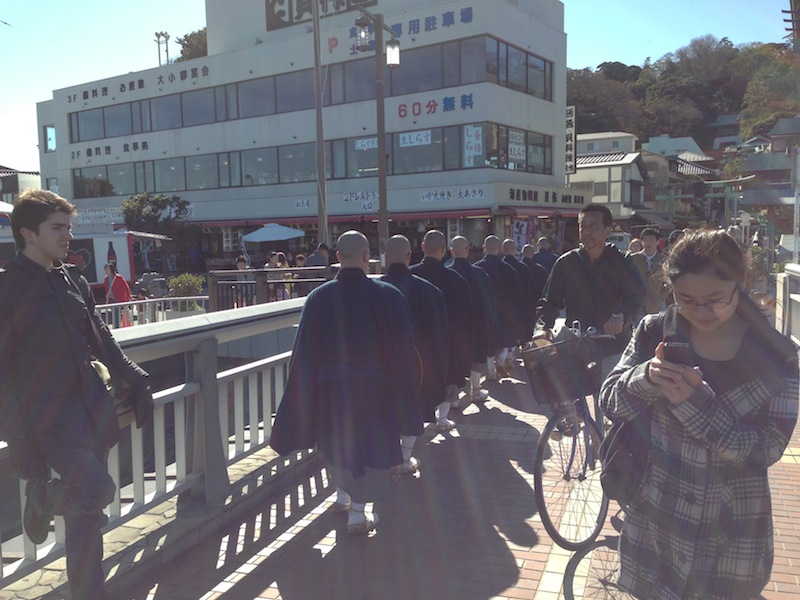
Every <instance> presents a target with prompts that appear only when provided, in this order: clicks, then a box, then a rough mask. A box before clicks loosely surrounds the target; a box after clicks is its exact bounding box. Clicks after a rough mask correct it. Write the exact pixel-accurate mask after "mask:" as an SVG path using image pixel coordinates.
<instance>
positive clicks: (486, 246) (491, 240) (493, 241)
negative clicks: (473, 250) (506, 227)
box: [483, 235, 500, 255]
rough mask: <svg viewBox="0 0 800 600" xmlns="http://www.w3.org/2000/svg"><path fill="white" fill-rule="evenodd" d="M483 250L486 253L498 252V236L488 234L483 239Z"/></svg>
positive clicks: (493, 253)
mask: <svg viewBox="0 0 800 600" xmlns="http://www.w3.org/2000/svg"><path fill="white" fill-rule="evenodd" d="M483 251H484V252H485V253H486V254H492V255H497V253H498V252H500V238H498V237H497V236H496V235H488V236H486V239H485V240H483Z"/></svg>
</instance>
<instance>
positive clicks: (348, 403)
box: [270, 231, 423, 534]
mask: <svg viewBox="0 0 800 600" xmlns="http://www.w3.org/2000/svg"><path fill="white" fill-rule="evenodd" d="M337 247H338V251H337V258H338V260H339V262H340V263H341V269H340V270H339V273H338V274H337V276H336V278H335V279H333V280H332V281H329V282H327V283H325V284H323V285H321V286H320V287H318V288H316V289H315V290H314V291H312V292H311V293H310V294H309V295H308V298H307V299H306V301H305V305H304V307H303V312H302V315H301V317H300V325H299V327H298V330H297V336H296V338H295V343H294V348H293V351H292V359H291V362H290V364H289V375H288V379H287V382H286V388H285V390H284V393H283V399H282V400H281V403H280V405H279V406H278V411H277V414H276V415H275V424H274V426H273V431H272V437H271V440H270V445H271V446H272V448H274V449H275V450H276V451H277V452H278V453H279V454H281V455H285V454H288V453H290V452H292V451H295V450H301V449H306V448H314V447H317V448H319V450H320V451H321V452H322V454H323V455H324V456H325V457H326V458H327V459H328V461H329V462H330V464H331V472H332V475H333V481H334V483H335V485H336V488H337V501H336V504H335V508H336V509H337V510H341V511H347V513H348V517H347V531H348V532H349V533H353V534H364V533H368V532H369V531H371V530H372V529H373V528H374V527H375V525H376V524H377V522H378V515H377V511H369V510H368V508H369V507H368V506H366V505H367V504H371V503H373V502H375V501H380V500H385V499H386V498H387V497H388V492H389V468H390V467H392V466H393V465H399V464H401V463H402V462H403V456H402V452H401V450H400V444H398V440H399V439H400V437H401V436H402V435H420V434H421V433H422V431H423V428H422V422H423V416H422V403H421V401H420V397H419V394H418V392H417V387H416V382H417V374H416V369H417V366H416V364H415V363H416V359H415V355H414V333H413V332H414V328H413V324H412V323H413V322H412V317H411V311H410V309H409V307H408V303H407V302H406V300H405V298H403V295H402V294H401V293H400V292H399V291H398V290H397V288H395V287H394V286H392V285H390V284H388V283H385V282H382V281H375V280H372V279H369V278H368V277H367V270H368V267H369V242H368V241H367V238H366V237H364V235H363V234H361V233H359V232H358V231H347V232H345V233H343V234H342V235H341V236H340V237H339V240H338V242H337Z"/></svg>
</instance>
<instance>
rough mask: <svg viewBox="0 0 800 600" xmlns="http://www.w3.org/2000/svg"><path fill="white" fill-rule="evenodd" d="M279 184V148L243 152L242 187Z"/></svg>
mask: <svg viewBox="0 0 800 600" xmlns="http://www.w3.org/2000/svg"><path fill="white" fill-rule="evenodd" d="M270 183H278V154H277V148H257V149H255V150H245V151H243V152H242V185H267V184H270Z"/></svg>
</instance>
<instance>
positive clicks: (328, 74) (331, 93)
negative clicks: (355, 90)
mask: <svg viewBox="0 0 800 600" xmlns="http://www.w3.org/2000/svg"><path fill="white" fill-rule="evenodd" d="M349 64H352V63H349ZM344 69H345V66H344V65H343V64H336V65H326V66H324V67H322V85H323V90H322V96H323V98H322V103H323V105H324V106H330V105H331V104H342V103H344V97H345V96H344V90H345V87H344Z"/></svg>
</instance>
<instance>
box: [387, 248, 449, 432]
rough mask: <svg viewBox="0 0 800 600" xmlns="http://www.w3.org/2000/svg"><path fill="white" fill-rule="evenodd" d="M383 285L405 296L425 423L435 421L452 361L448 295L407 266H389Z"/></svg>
mask: <svg viewBox="0 0 800 600" xmlns="http://www.w3.org/2000/svg"><path fill="white" fill-rule="evenodd" d="M381 281H386V282H388V283H391V284H392V285H393V286H395V287H396V288H397V289H399V290H400V292H401V293H402V294H403V296H404V297H405V299H406V300H407V301H408V305H409V306H410V307H411V314H412V316H413V318H414V343H415V345H416V350H417V353H418V354H417V360H418V361H419V362H420V366H421V369H420V370H421V373H420V375H421V381H420V382H419V390H420V395H421V396H422V408H423V410H424V412H425V420H426V421H433V420H434V417H435V411H436V407H437V406H438V405H439V404H441V403H442V402H444V400H445V386H446V383H447V382H446V381H445V380H446V375H447V359H448V349H447V341H448V329H447V307H446V305H445V303H444V295H443V294H442V292H441V291H440V290H439V288H437V287H436V286H435V285H433V284H432V283H430V282H428V281H426V280H425V279H422V277H417V276H416V275H413V274H412V273H411V271H410V270H409V269H408V267H406V266H405V265H403V264H399V263H398V264H394V265H389V268H388V269H387V271H386V275H384V276H383V277H382V278H381Z"/></svg>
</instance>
